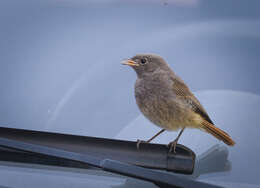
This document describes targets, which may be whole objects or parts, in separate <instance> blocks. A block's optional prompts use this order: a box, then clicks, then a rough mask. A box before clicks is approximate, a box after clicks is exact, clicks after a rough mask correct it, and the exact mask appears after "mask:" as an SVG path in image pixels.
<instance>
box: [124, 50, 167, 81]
mask: <svg viewBox="0 0 260 188" xmlns="http://www.w3.org/2000/svg"><path fill="white" fill-rule="evenodd" d="M122 64H123V65H129V66H131V67H132V68H133V69H134V70H135V72H136V73H137V76H138V77H142V76H144V75H147V74H152V73H153V72H155V71H158V72H160V71H170V68H169V66H168V64H167V63H166V62H165V61H164V59H163V58H162V57H161V56H158V55H155V54H137V55H135V56H134V57H132V58H130V59H127V60H124V61H123V62H122Z"/></svg>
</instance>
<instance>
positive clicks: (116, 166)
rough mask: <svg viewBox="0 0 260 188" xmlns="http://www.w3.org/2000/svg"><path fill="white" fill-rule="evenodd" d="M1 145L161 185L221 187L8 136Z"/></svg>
mask: <svg viewBox="0 0 260 188" xmlns="http://www.w3.org/2000/svg"><path fill="white" fill-rule="evenodd" d="M0 146H2V147H6V148H10V149H16V150H20V151H26V152H32V153H36V154H41V155H48V156H53V157H58V158H63V159H67V160H72V161H78V162H81V163H83V164H89V165H92V166H95V167H98V168H102V169H103V170H105V171H109V172H113V173H117V174H121V175H125V176H130V177H134V178H138V179H142V180H146V181H150V182H153V183H155V184H156V185H158V186H159V187H173V188H177V187H179V188H180V187H183V188H184V187H192V188H196V187H199V188H221V187H219V186H216V185H211V184H207V183H203V182H198V181H193V180H189V179H185V178H181V177H178V176H176V175H174V174H170V173H166V172H161V171H155V170H151V169H147V168H142V167H138V166H135V165H131V164H127V163H123V162H119V161H115V160H110V159H103V160H100V159H98V158H96V157H93V156H91V155H87V154H81V153H77V152H71V151H66V150H62V149H56V148H52V147H47V146H42V145H36V144H31V143H26V142H21V141H15V140H11V139H6V138H0Z"/></svg>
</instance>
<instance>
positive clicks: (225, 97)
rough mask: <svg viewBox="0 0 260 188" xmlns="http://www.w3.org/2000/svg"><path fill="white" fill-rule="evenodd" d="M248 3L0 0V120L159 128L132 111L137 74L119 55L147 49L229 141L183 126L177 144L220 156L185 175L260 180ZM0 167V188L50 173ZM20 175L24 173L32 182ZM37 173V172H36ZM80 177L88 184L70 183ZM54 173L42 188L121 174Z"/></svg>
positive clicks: (259, 88) (39, 125)
mask: <svg viewBox="0 0 260 188" xmlns="http://www.w3.org/2000/svg"><path fill="white" fill-rule="evenodd" d="M259 7H260V2H259V1H258V0H251V1H250V2H249V1H244V0H230V1H226V0H218V1H210V0H152V1H147V0H141V1H130V0H127V1H117V0H109V1H105V0H98V1H95V0H89V1H83V0H54V1H52V0H46V1H33V0H24V1H23V2H21V1H18V0H17V1H16V0H12V1H9V0H3V1H1V2H0V24H1V25H0V27H1V30H0V41H1V42H0V60H1V61H0V83H1V93H0V104H1V105H0V112H1V113H0V124H1V127H9V128H19V129H28V130H37V131H47V132H56V133H65V134H73V135H82V136H94V137H105V138H115V139H123V140H132V141H136V140H137V139H141V140H147V139H148V138H150V137H151V136H153V135H154V134H155V133H156V132H158V131H159V130H160V128H159V127H157V126H155V125H154V124H152V123H151V122H150V121H149V120H147V119H146V118H145V117H144V116H143V115H142V114H141V112H140V111H139V109H138V107H137V105H136V102H135V94H134V84H135V80H136V73H135V72H134V71H133V70H132V69H131V68H130V67H127V66H123V65H121V63H120V62H121V61H122V60H124V59H128V58H130V57H132V56H134V55H135V54H140V53H155V54H159V55H161V56H162V57H164V59H165V60H166V61H167V62H168V64H169V65H170V67H171V68H172V69H173V71H174V72H175V73H176V74H177V75H178V76H180V77H181V78H182V79H183V80H184V81H185V83H187V85H188V86H189V88H190V89H191V90H192V91H193V92H194V94H195V96H196V97H197V98H198V99H199V101H200V102H201V104H202V105H203V106H204V107H205V109H206V111H207V112H208V114H209V116H210V117H211V119H212V120H213V122H214V123H215V124H216V125H217V126H218V127H219V128H221V129H223V130H225V131H226V132H228V133H229V134H230V135H231V136H232V138H234V140H235V141H236V145H235V146H234V147H228V146H226V145H224V144H222V142H219V141H218V140H217V139H215V138H214V137H212V136H211V135H209V134H207V133H205V132H202V131H200V130H196V129H185V131H184V133H183V135H182V136H181V138H180V140H179V143H180V144H183V145H185V146H187V147H189V148H191V149H192V150H193V151H194V152H195V153H196V155H197V157H198V158H203V157H205V155H206V154H207V153H210V152H211V151H213V150H214V151H223V150H225V152H226V153H227V155H228V156H227V159H228V160H227V161H226V164H225V167H224V168H222V169H218V168H217V165H215V167H212V168H213V169H215V170H212V171H211V170H210V169H207V167H203V168H204V173H203V174H201V175H200V176H199V177H196V178H198V180H201V181H205V182H209V183H212V184H218V185H222V186H226V187H260V179H259V174H260V168H259V164H260V145H259V143H258V141H257V140H258V137H259V136H258V133H259V124H260V120H259V112H260V84H259V83H258V81H259V80H260V75H259V72H260V64H259V59H260V11H259ZM177 135H178V132H164V133H163V134H162V135H160V136H159V137H158V138H156V139H155V140H154V141H153V142H154V143H160V144H168V143H169V142H170V141H173V140H174V139H175V138H176V136H177ZM8 164H9V163H8ZM216 164H218V162H216ZM0 165H1V164H0ZM213 166H214V165H213ZM2 167H3V168H2ZM2 167H1V170H0V174H2V176H0V180H1V182H3V183H0V186H7V187H17V186H19V185H20V184H19V183H18V182H19V181H20V180H19V178H17V175H20V176H21V177H22V175H21V174H23V177H24V180H25V179H26V178H27V179H26V181H27V182H29V183H28V185H30V187H32V186H33V185H35V184H37V185H38V184H40V183H41V182H42V181H44V182H46V180H47V179H49V178H52V177H54V176H55V177H56V176H57V175H54V174H55V172H54V171H53V170H50V169H45V170H43V171H41V170H42V169H41V170H40V169H38V168H37V169H34V168H33V167H31V168H26V170H24V168H25V167H23V166H19V165H18V167H17V166H14V165H13V164H11V163H10V165H7V164H3V166H2ZM196 168H199V165H198V164H197V166H196ZM208 168H211V167H208ZM17 169H18V170H17ZM33 169H34V170H33ZM36 171H37V172H36ZM7 172H8V173H7ZM30 173H31V174H33V173H35V174H34V176H35V178H36V179H34V180H33V183H32V182H31V181H32V179H31V178H30ZM70 173H71V174H73V175H71V174H70ZM98 173H101V172H98ZM41 174H45V176H43V177H44V179H42V180H40V178H38V179H37V177H38V176H40V175H41ZM86 176H88V177H87V179H88V181H87V183H86V182H85V184H80V185H79V184H77V185H76V183H75V182H76V181H78V180H77V179H81V181H82V182H83V181H84V180H83V179H85V178H86ZM7 177H8V178H11V179H14V180H17V181H13V182H10V181H9V180H8V178H7ZM59 177H60V180H57V181H55V180H53V181H50V182H51V183H50V185H51V186H53V187H54V186H58V187H66V186H67V185H68V184H66V183H65V182H64V181H63V180H61V179H67V177H70V180H68V181H70V184H71V185H75V187H80V186H83V185H84V186H87V185H88V186H89V187H95V181H98V182H100V186H101V187H103V186H109V187H111V186H115V185H119V184H120V185H121V184H122V182H124V181H123V180H122V179H121V178H119V177H114V176H113V177H110V176H109V177H106V175H104V174H102V175H100V174H99V175H96V174H95V175H93V174H91V172H90V173H87V175H86V174H84V175H82V174H81V172H79V171H77V172H74V171H73V172H71V171H70V172H67V170H64V171H63V170H61V169H60V170H59ZM73 177H74V179H73ZM83 177H84V178H83ZM93 177H94V178H97V177H98V178H97V179H96V180H93V179H91V178H93ZM60 182H63V183H60ZM107 182H110V183H111V184H109V183H107ZM88 183H89V184H88ZM139 183H140V185H143V184H142V183H141V182H139ZM91 185H92V186H91ZM23 186H24V187H26V183H25V184H24V185H23ZM148 186H150V185H148Z"/></svg>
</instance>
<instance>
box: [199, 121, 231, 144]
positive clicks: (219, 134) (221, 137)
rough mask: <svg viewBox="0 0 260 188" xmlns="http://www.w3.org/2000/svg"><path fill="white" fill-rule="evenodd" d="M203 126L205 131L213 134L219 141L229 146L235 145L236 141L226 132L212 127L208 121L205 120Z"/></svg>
mask: <svg viewBox="0 0 260 188" xmlns="http://www.w3.org/2000/svg"><path fill="white" fill-rule="evenodd" d="M201 124H202V128H203V129H204V130H205V131H207V132H208V133H210V134H212V135H213V136H214V137H216V138H217V139H219V140H221V141H223V142H224V143H225V144H227V145H229V146H233V145H235V142H234V140H232V138H231V137H230V136H229V135H228V134H227V133H226V132H224V131H222V130H221V129H219V128H217V127H216V126H215V125H212V124H211V123H209V122H208V121H206V120H203V122H202V123H201Z"/></svg>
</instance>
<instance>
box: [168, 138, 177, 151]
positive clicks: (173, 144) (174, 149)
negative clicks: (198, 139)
mask: <svg viewBox="0 0 260 188" xmlns="http://www.w3.org/2000/svg"><path fill="white" fill-rule="evenodd" d="M176 146H177V140H174V141H172V142H170V143H169V144H168V147H169V153H171V152H172V151H173V153H176Z"/></svg>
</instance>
